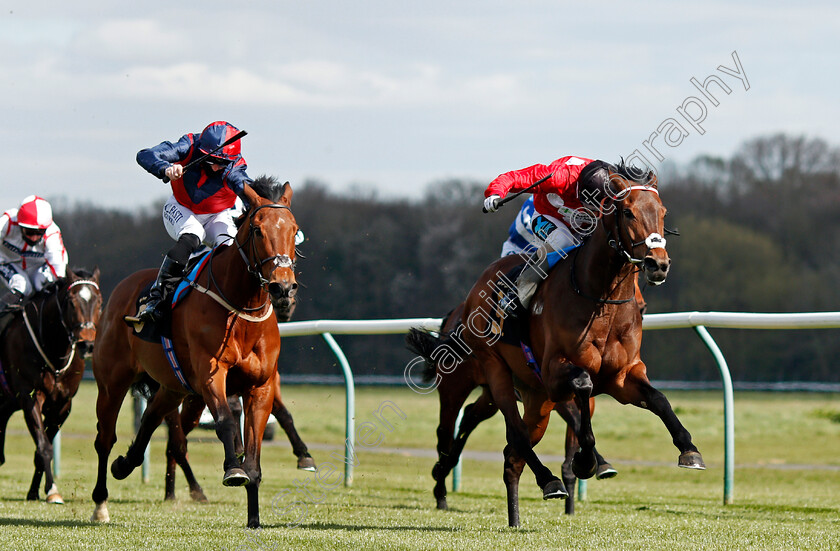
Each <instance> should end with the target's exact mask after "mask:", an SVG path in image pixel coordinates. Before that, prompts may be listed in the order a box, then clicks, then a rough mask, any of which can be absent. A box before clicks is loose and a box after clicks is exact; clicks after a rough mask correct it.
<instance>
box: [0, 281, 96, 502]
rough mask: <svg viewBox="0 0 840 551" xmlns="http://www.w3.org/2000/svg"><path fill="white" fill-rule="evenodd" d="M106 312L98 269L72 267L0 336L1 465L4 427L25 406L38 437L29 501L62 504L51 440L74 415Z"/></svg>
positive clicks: (29, 425)
mask: <svg viewBox="0 0 840 551" xmlns="http://www.w3.org/2000/svg"><path fill="white" fill-rule="evenodd" d="M101 311H102V294H101V293H100V291H99V268H96V269H94V271H93V272H92V273H91V272H88V271H85V270H80V269H79V270H72V269H71V270H68V271H67V275H66V276H65V277H63V278H60V279H58V280H57V281H55V282H54V283H52V284H50V285H48V286H46V287H45V288H44V289H42V290H41V291H38V292H37V293H35V294H34V295H33V296H32V298H30V299H29V300H27V301H26V303H24V305H23V307H22V308H21V309H20V310H18V311H16V312H15V313H14V315H13V318H12V320H11V321H10V322H9V324H8V326H7V327H6V329H5V331H4V332H3V334H2V337H0V338H1V339H2V340H0V343H2V344H0V465H2V464H3V463H5V461H6V458H5V454H4V451H3V450H4V447H5V435H6V426H7V423H8V421H9V417H11V415H12V414H13V413H14V412H15V411H17V410H22V411H23V415H24V419H25V420H26V427H27V428H28V429H29V433H30V434H31V435H32V439H33V440H34V441H35V474H34V475H33V476H32V483H31V485H30V486H29V492H28V493H27V494H26V499H27V500H30V501H37V500H38V499H39V486H40V484H41V478H42V477H43V478H44V492H45V494H46V500H47V503H64V500H63V499H62V497H61V494H60V493H59V491H58V487H57V486H56V484H55V479H54V476H53V471H52V460H53V444H52V443H53V439H54V438H55V435H56V434H57V433H58V431H59V429H60V428H61V425H62V424H63V423H64V421H65V420H66V419H67V417H68V416H69V415H70V409H71V402H72V399H73V397H74V396H75V395H76V392H77V391H78V390H79V383H81V380H82V374H83V373H84V370H85V358H87V357H89V356H90V354H91V352H92V350H93V345H94V341H95V339H96V324H97V322H98V321H99V316H100V313H101Z"/></svg>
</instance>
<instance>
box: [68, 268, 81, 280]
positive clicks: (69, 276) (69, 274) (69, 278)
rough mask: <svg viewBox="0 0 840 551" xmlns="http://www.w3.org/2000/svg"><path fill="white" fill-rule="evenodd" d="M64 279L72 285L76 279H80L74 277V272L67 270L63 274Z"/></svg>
mask: <svg viewBox="0 0 840 551" xmlns="http://www.w3.org/2000/svg"><path fill="white" fill-rule="evenodd" d="M64 277H65V278H66V279H67V282H68V283H73V282H74V281H76V280H77V279H81V278H80V277H79V276H77V275H76V272H74V271H73V270H72V269H68V270H67V271H66V272H65V275H64Z"/></svg>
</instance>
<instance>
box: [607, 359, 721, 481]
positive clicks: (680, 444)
mask: <svg viewBox="0 0 840 551" xmlns="http://www.w3.org/2000/svg"><path fill="white" fill-rule="evenodd" d="M611 394H612V395H613V397H615V399H616V400H618V401H619V402H622V403H625V404H626V403H631V404H633V405H635V406H638V407H640V408H644V409H649V410H650V411H652V412H653V413H655V414H656V415H657V416H658V417H659V418H660V419H662V422H663V423H665V427H666V428H667V429H668V432H669V433H671V438H672V439H673V442H674V445H675V446H676V447H677V449H678V450H680V457H679V460H678V462H677V465H678V466H680V467H683V468H685V469H699V470H703V469H705V468H706V465H705V463H703V456H701V455H700V452H699V451H697V447H696V446H695V445H694V444H693V443H692V441H691V434H690V433H689V432H688V430H687V429H686V428H685V427H684V426H683V424H682V423H681V422H680V420H679V419H678V418H677V415H676V413H674V410H673V409H672V408H671V403H670V402H668V399H667V398H666V397H665V395H664V394H662V393H661V392H659V391H658V390H656V389H655V388H653V386H651V384H650V381H648V378H647V375H646V374H645V366H644V364H642V363H641V362H640V363H639V365H638V366H636V367H635V368H634V369H632V370H631V371H630V372H629V374H628V376H627V377H626V379H625V381H624V385H623V387H622V388H621V389H618V391H616V392H615V393H611Z"/></svg>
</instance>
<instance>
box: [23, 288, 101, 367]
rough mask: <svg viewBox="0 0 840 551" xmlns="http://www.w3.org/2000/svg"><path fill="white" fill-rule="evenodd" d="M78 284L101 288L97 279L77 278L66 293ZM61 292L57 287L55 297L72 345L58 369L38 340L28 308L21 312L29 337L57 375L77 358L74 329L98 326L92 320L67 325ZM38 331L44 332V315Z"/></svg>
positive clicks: (62, 323)
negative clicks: (27, 313)
mask: <svg viewBox="0 0 840 551" xmlns="http://www.w3.org/2000/svg"><path fill="white" fill-rule="evenodd" d="M78 285H90V286H92V287H94V288H95V289H96V290H97V291H98V290H99V285H98V284H97V283H96V282H95V281H93V280H90V279H77V280H76V281H74V282H73V283H71V284H70V285H68V286H67V289H66V290H65V291H64V293H65V295H69V293H70V289H72V288H73V287H76V286H78ZM59 294H61V290H59V289H56V292H55V294H54V295H53V296H54V297H55V305H56V307H57V308H58V319H59V320H60V321H61V326H62V327H64V331H66V333H67V341H68V344H69V345H70V352H68V353H67V361H66V362H64V365H63V366H61V367H60V368H58V369H56V367H55V365H53V363H52V362H51V361H50V359H49V358H48V357H47V353H46V352H45V351H44V349H43V347H42V346H41V343H40V342H38V337H37V336H36V335H35V331H34V330H33V329H32V324H31V323H30V322H29V317H28V316H27V315H26V308H24V309H23V311H22V312H21V314H22V316H23V322H24V324H25V325H26V329H27V331H28V332H29V337H30V338H31V339H32V343H33V344H34V345H35V348H36V349H37V350H38V354H40V355H41V359H42V360H44V363H45V364H46V365H47V367H49V368H50V369H51V370H52V371H53V374H54V375H55V376H56V377H58V376H59V375H61V374H62V373H63V372H64V371H65V370H66V369H67V368H68V367H70V364H71V363H73V358H75V356H76V344H77V342H78V341H76V340H75V339H74V338H73V335H74V331H75V330H76V329H93V328H95V327H96V324H94V322H92V321H86V322H82V323H80V324H78V325H74V326H73V327H72V328H70V327H67V323H66V322H65V321H64V310H63V309H62V308H61V300H59V296H58V295H59ZM43 305H44V302H42V303H41V311H42V312H43ZM36 309H37V308H36ZM38 332H39V334H41V335H43V334H44V316H43V315H40V316H38Z"/></svg>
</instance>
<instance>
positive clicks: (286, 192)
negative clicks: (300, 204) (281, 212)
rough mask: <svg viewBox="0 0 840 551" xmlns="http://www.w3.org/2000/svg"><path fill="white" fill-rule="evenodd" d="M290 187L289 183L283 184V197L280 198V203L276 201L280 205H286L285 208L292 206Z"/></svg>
mask: <svg viewBox="0 0 840 551" xmlns="http://www.w3.org/2000/svg"><path fill="white" fill-rule="evenodd" d="M292 194H293V192H292V186H291V184H289V182H286V183H285V184H283V195H282V196H280V201H278V202H279V203H280V204H281V205H286V206H287V207H291V206H292Z"/></svg>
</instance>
